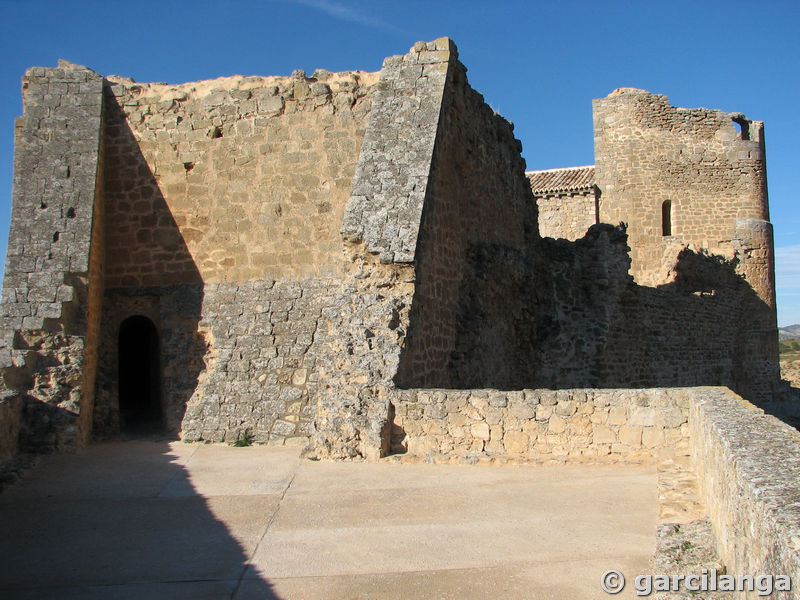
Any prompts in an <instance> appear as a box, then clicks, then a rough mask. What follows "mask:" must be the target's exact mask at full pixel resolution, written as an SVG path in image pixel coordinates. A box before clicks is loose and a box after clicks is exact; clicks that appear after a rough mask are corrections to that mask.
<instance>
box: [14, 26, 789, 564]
mask: <svg viewBox="0 0 800 600" xmlns="http://www.w3.org/2000/svg"><path fill="white" fill-rule="evenodd" d="M23 96H24V105H25V108H24V114H23V116H22V117H20V118H19V119H18V121H17V124H16V156H15V169H14V191H13V214H12V221H11V231H10V238H9V247H8V256H7V261H6V271H5V281H4V286H3V296H2V335H3V338H2V343H3V348H2V350H0V368H1V369H2V377H3V388H2V394H3V396H2V403H0V427H1V428H2V429H1V431H2V434H1V439H2V442H1V443H2V448H1V449H2V454H3V456H10V455H12V454H14V453H15V452H18V451H25V452H31V451H33V452H42V451H53V450H56V451H60V450H65V449H72V448H75V447H78V446H80V445H82V444H85V443H87V442H88V441H89V440H90V439H97V438H105V437H109V436H115V435H118V434H119V433H120V431H126V430H130V429H131V428H133V429H134V430H135V429H136V428H137V427H140V426H142V425H154V426H157V427H163V428H164V429H165V430H168V431H171V432H176V433H178V432H179V433H180V437H181V438H182V439H183V440H186V441H199V440H206V441H215V442H223V441H224V442H234V441H236V440H237V439H241V438H243V437H247V438H248V439H252V440H253V441H255V442H257V443H269V444H283V445H298V446H307V449H306V452H307V453H309V454H313V455H316V456H317V457H327V458H351V457H364V458H369V459H376V458H379V457H381V456H385V455H387V454H390V453H408V454H411V455H415V456H420V457H424V456H428V457H433V458H434V459H435V458H436V457H440V458H454V457H455V458H458V457H461V458H465V459H470V457H471V459H475V458H476V457H478V458H480V457H486V456H506V457H523V458H524V457H537V456H594V457H611V458H612V459H613V458H615V457H616V458H624V457H630V456H653V457H659V456H664V455H668V454H670V453H673V454H674V453H678V454H681V453H683V454H686V453H689V452H692V453H694V456H695V457H701V456H706V455H705V454H703V452H706V454H707V460H706V459H702V460H701V459H698V460H700V463H698V464H701V465H706V467H704V468H707V469H708V470H709V472H711V471H713V469H715V468H720V469H724V468H730V464H732V463H730V457H728V456H726V455H725V452H723V451H722V450H719V451H718V450H717V446H715V445H714V443H713V441H708V440H707V437H708V436H710V437H711V438H713V436H715V435H717V434H718V432H717V430H716V429H714V423H716V421H715V419H719V420H720V423H723V422H724V423H729V422H736V421H737V419H740V420H741V421H742V423H744V425H742V427H745V428H746V427H752V426H754V425H753V423H756V422H758V427H761V428H762V429H761V431H763V427H766V425H764V419H772V417H766V416H764V415H763V412H759V411H757V410H756V409H755V408H754V407H753V406H752V405H751V404H749V403H746V402H744V401H743V400H741V398H738V397H737V396H736V395H735V394H734V393H733V392H736V393H738V394H739V395H741V396H742V397H744V398H746V399H747V400H749V401H751V402H752V403H755V404H762V405H763V404H767V403H769V402H770V401H771V399H772V396H773V391H774V388H775V385H776V383H777V382H778V380H779V375H778V353H777V332H776V317H775V287H774V266H773V244H772V228H771V225H770V223H769V213H768V205H767V189H766V172H765V153H764V133H763V125H762V123H760V122H757V121H750V120H748V119H746V118H745V117H744V116H743V115H741V114H730V113H725V112H722V111H719V110H708V109H702V108H700V109H684V108H675V107H672V106H670V104H669V103H668V100H667V98H666V97H665V96H661V95H656V94H651V93H648V92H645V91H643V90H637V89H631V88H622V89H618V90H616V91H614V92H612V93H611V94H610V95H609V96H608V97H606V98H602V99H599V100H595V101H594V105H593V110H594V135H595V138H594V140H595V164H594V165H593V166H588V167H576V168H567V169H552V170H547V171H532V172H527V173H526V171H525V168H526V165H525V161H524V160H523V159H522V157H521V155H520V152H521V144H520V142H519V141H518V140H516V139H515V138H514V134H513V125H512V124H511V123H510V122H508V121H507V120H505V119H504V118H503V117H501V116H499V115H498V114H497V113H495V112H494V111H493V110H492V109H491V108H490V107H489V106H488V105H487V104H486V103H485V102H484V99H483V97H482V96H481V94H479V93H478V92H476V91H475V90H473V89H472V88H471V87H470V85H469V83H468V81H467V77H466V68H465V67H464V66H463V65H462V64H461V63H460V62H459V60H458V57H457V51H456V48H455V46H454V44H453V43H452V42H451V41H450V40H449V39H447V38H442V39H439V40H436V41H434V42H428V43H425V42H419V43H417V44H415V45H414V47H413V48H412V49H411V50H410V52H409V53H408V54H405V55H403V56H393V57H389V58H387V59H386V60H385V62H384V64H383V68H382V70H381V71H380V73H365V72H361V71H349V72H343V73H331V72H328V71H324V70H318V71H316V72H315V73H314V74H313V75H312V76H311V77H308V76H306V74H305V73H303V72H302V71H296V72H295V73H293V74H292V75H291V76H290V77H240V76H236V77H227V78H222V79H217V80H213V81H204V82H196V83H188V84H183V85H167V84H162V83H150V84H140V83H135V82H134V81H133V80H130V79H125V78H121V77H117V76H109V77H103V76H101V75H98V74H96V73H94V72H93V71H91V70H89V69H87V68H84V67H80V66H77V65H72V64H69V63H60V64H59V66H58V67H57V68H38V67H37V68H32V69H30V70H29V71H28V72H27V73H26V74H25V77H24V78H23ZM701 386H718V387H701ZM724 388H729V390H733V392H731V391H729V390H726V389H724ZM737 398H738V399H737ZM743 403H744V404H747V406H749V407H750V408H748V409H747V410H746V411H745V413H743V414H742V415H739V414H738V413H737V412H736V411H737V410H745V409H744V408H742V406H743ZM706 406H708V407H712V408H714V407H716V408H714V410H717V411H718V412H716V413H715V412H714V411H713V410H712V408H709V409H708V410H707V411H706V412H704V410H705V409H703V408H702V407H706ZM720 411H721V412H720ZM726 411H727V412H726ZM747 411H750V412H747ZM753 411H755V412H753ZM718 415H722V416H718ZM756 415H760V416H758V418H756ZM773 420H774V419H773ZM769 427H774V428H776V431H778V430H779V432H778V433H774V434H772V435H771V436H770V438H769V439H770V440H772V441H773V442H774V441H775V440H779V441H780V440H784V439H794V438H791V436H792V435H793V434H792V433H790V431H789V430H788V429H787V430H786V431H784V429H781V428H782V427H783V426H782V425H781V424H779V423H778V422H777V421H775V423H773V422H772V421H770V424H769ZM781 436H783V437H781ZM787 436H788V437H787ZM709 439H710V438H709ZM773 442H770V443H773ZM720 443H721V442H720ZM723 446H724V444H723V445H722V446H719V447H723ZM786 446H787V444H783V447H784V448H785V447H786ZM726 448H727V447H726ZM776 448H777V446H776ZM729 450H730V449H729ZM762 450H763V449H762ZM731 451H735V449H734V450H731ZM781 451H782V450H781ZM761 455H762V456H768V452H767V453H766V454H765V451H762V452H761ZM799 460H800V459H799ZM737 464H738V463H737ZM798 464H800V463H798ZM698 468H699V467H698ZM737 468H738V467H737ZM712 479H713V485H715V486H718V487H715V488H713V489H712V488H709V489H708V490H707V494H708V498H709V500H708V502H709V504H710V505H714V506H717V505H719V510H717V512H714V513H713V514H714V515H716V516H714V517H713V518H714V519H716V520H715V527H716V528H717V529H716V531H717V532H718V536H719V537H720V539H722V540H723V542H722V543H723V544H724V540H725V539H726V537H725V536H726V535H728V534H730V535H731V536H733V535H734V534H733V533H730V532H731V531H732V528H735V527H740V526H741V527H744V526H745V523H744V521H743V519H745V517H744V516H742V515H743V514H744V511H745V509H744V508H741V507H738V505H737V506H734V505H732V504H730V503H728V504H725V502H722V500H720V502H716V501H715V500H714V498H728V496H727V495H726V494H728V491H729V488H727V487H724V486H726V485H728V484H729V483H730V481H728V482H727V483H726V480H721V479H718V478H717V479H714V478H712ZM731 481H733V480H732V479H731ZM709 485H712V484H711V483H709ZM730 485H733V484H730ZM719 486H722V487H719ZM714 510H716V509H714ZM712 512H713V511H712ZM745 520H746V519H745ZM770 531H772V530H770ZM765 535H767V534H765ZM762 542H763V543H766V542H764V541H763V540H761V541H760V542H759V543H762ZM751 550H752V548H751ZM737 552H738V550H737ZM754 556H755V555H754ZM772 559H775V557H773V558H771V559H770V560H772ZM730 560H733V559H730ZM754 560H755V559H754ZM776 560H777V559H776ZM792 560H794V559H792ZM762 562H763V561H762Z"/></svg>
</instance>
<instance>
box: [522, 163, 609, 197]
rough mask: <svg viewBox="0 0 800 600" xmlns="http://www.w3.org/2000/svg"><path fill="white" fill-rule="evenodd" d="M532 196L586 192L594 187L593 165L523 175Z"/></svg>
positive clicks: (530, 172)
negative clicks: (529, 185)
mask: <svg viewBox="0 0 800 600" xmlns="http://www.w3.org/2000/svg"><path fill="white" fill-rule="evenodd" d="M525 175H527V176H528V180H530V182H531V189H533V193H534V195H542V194H552V193H558V192H568V191H578V190H588V189H591V188H592V187H593V186H594V165H589V166H588V167H567V168H565V169H547V170H545V171H528V172H527V173H525Z"/></svg>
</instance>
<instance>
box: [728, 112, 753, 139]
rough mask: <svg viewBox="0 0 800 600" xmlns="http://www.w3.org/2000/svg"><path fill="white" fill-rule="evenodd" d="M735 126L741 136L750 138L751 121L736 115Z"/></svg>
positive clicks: (741, 137)
mask: <svg viewBox="0 0 800 600" xmlns="http://www.w3.org/2000/svg"><path fill="white" fill-rule="evenodd" d="M732 121H733V126H734V127H735V128H736V132H737V133H738V134H739V138H740V139H742V140H745V141H746V140H749V139H750V121H748V120H747V119H745V118H744V117H736V118H734V119H732Z"/></svg>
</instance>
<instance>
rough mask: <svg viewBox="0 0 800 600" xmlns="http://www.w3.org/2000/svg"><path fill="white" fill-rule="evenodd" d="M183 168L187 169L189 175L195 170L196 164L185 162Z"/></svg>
mask: <svg viewBox="0 0 800 600" xmlns="http://www.w3.org/2000/svg"><path fill="white" fill-rule="evenodd" d="M183 168H184V169H186V172H187V173H188V172H189V171H191V170H192V169H194V163H193V162H185V163H183Z"/></svg>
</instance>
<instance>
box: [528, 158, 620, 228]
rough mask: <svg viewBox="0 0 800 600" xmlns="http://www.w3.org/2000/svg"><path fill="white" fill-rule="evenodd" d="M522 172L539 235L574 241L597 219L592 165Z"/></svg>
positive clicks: (595, 189) (596, 221) (595, 190)
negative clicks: (531, 199) (534, 213)
mask: <svg viewBox="0 0 800 600" xmlns="http://www.w3.org/2000/svg"><path fill="white" fill-rule="evenodd" d="M525 175H527V177H528V180H529V181H530V183H531V189H532V190H533V195H534V197H535V198H536V207H537V211H538V215H539V233H540V234H541V236H542V237H551V238H563V239H566V240H570V241H575V240H577V239H580V238H582V237H583V236H584V235H586V232H587V231H588V229H589V227H591V226H592V225H594V224H595V223H598V222H599V221H598V218H597V187H596V186H595V180H594V166H587V167H567V168H563V169H547V170H544V171H528V172H527V173H526V174H525ZM607 222H610V221H607Z"/></svg>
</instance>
